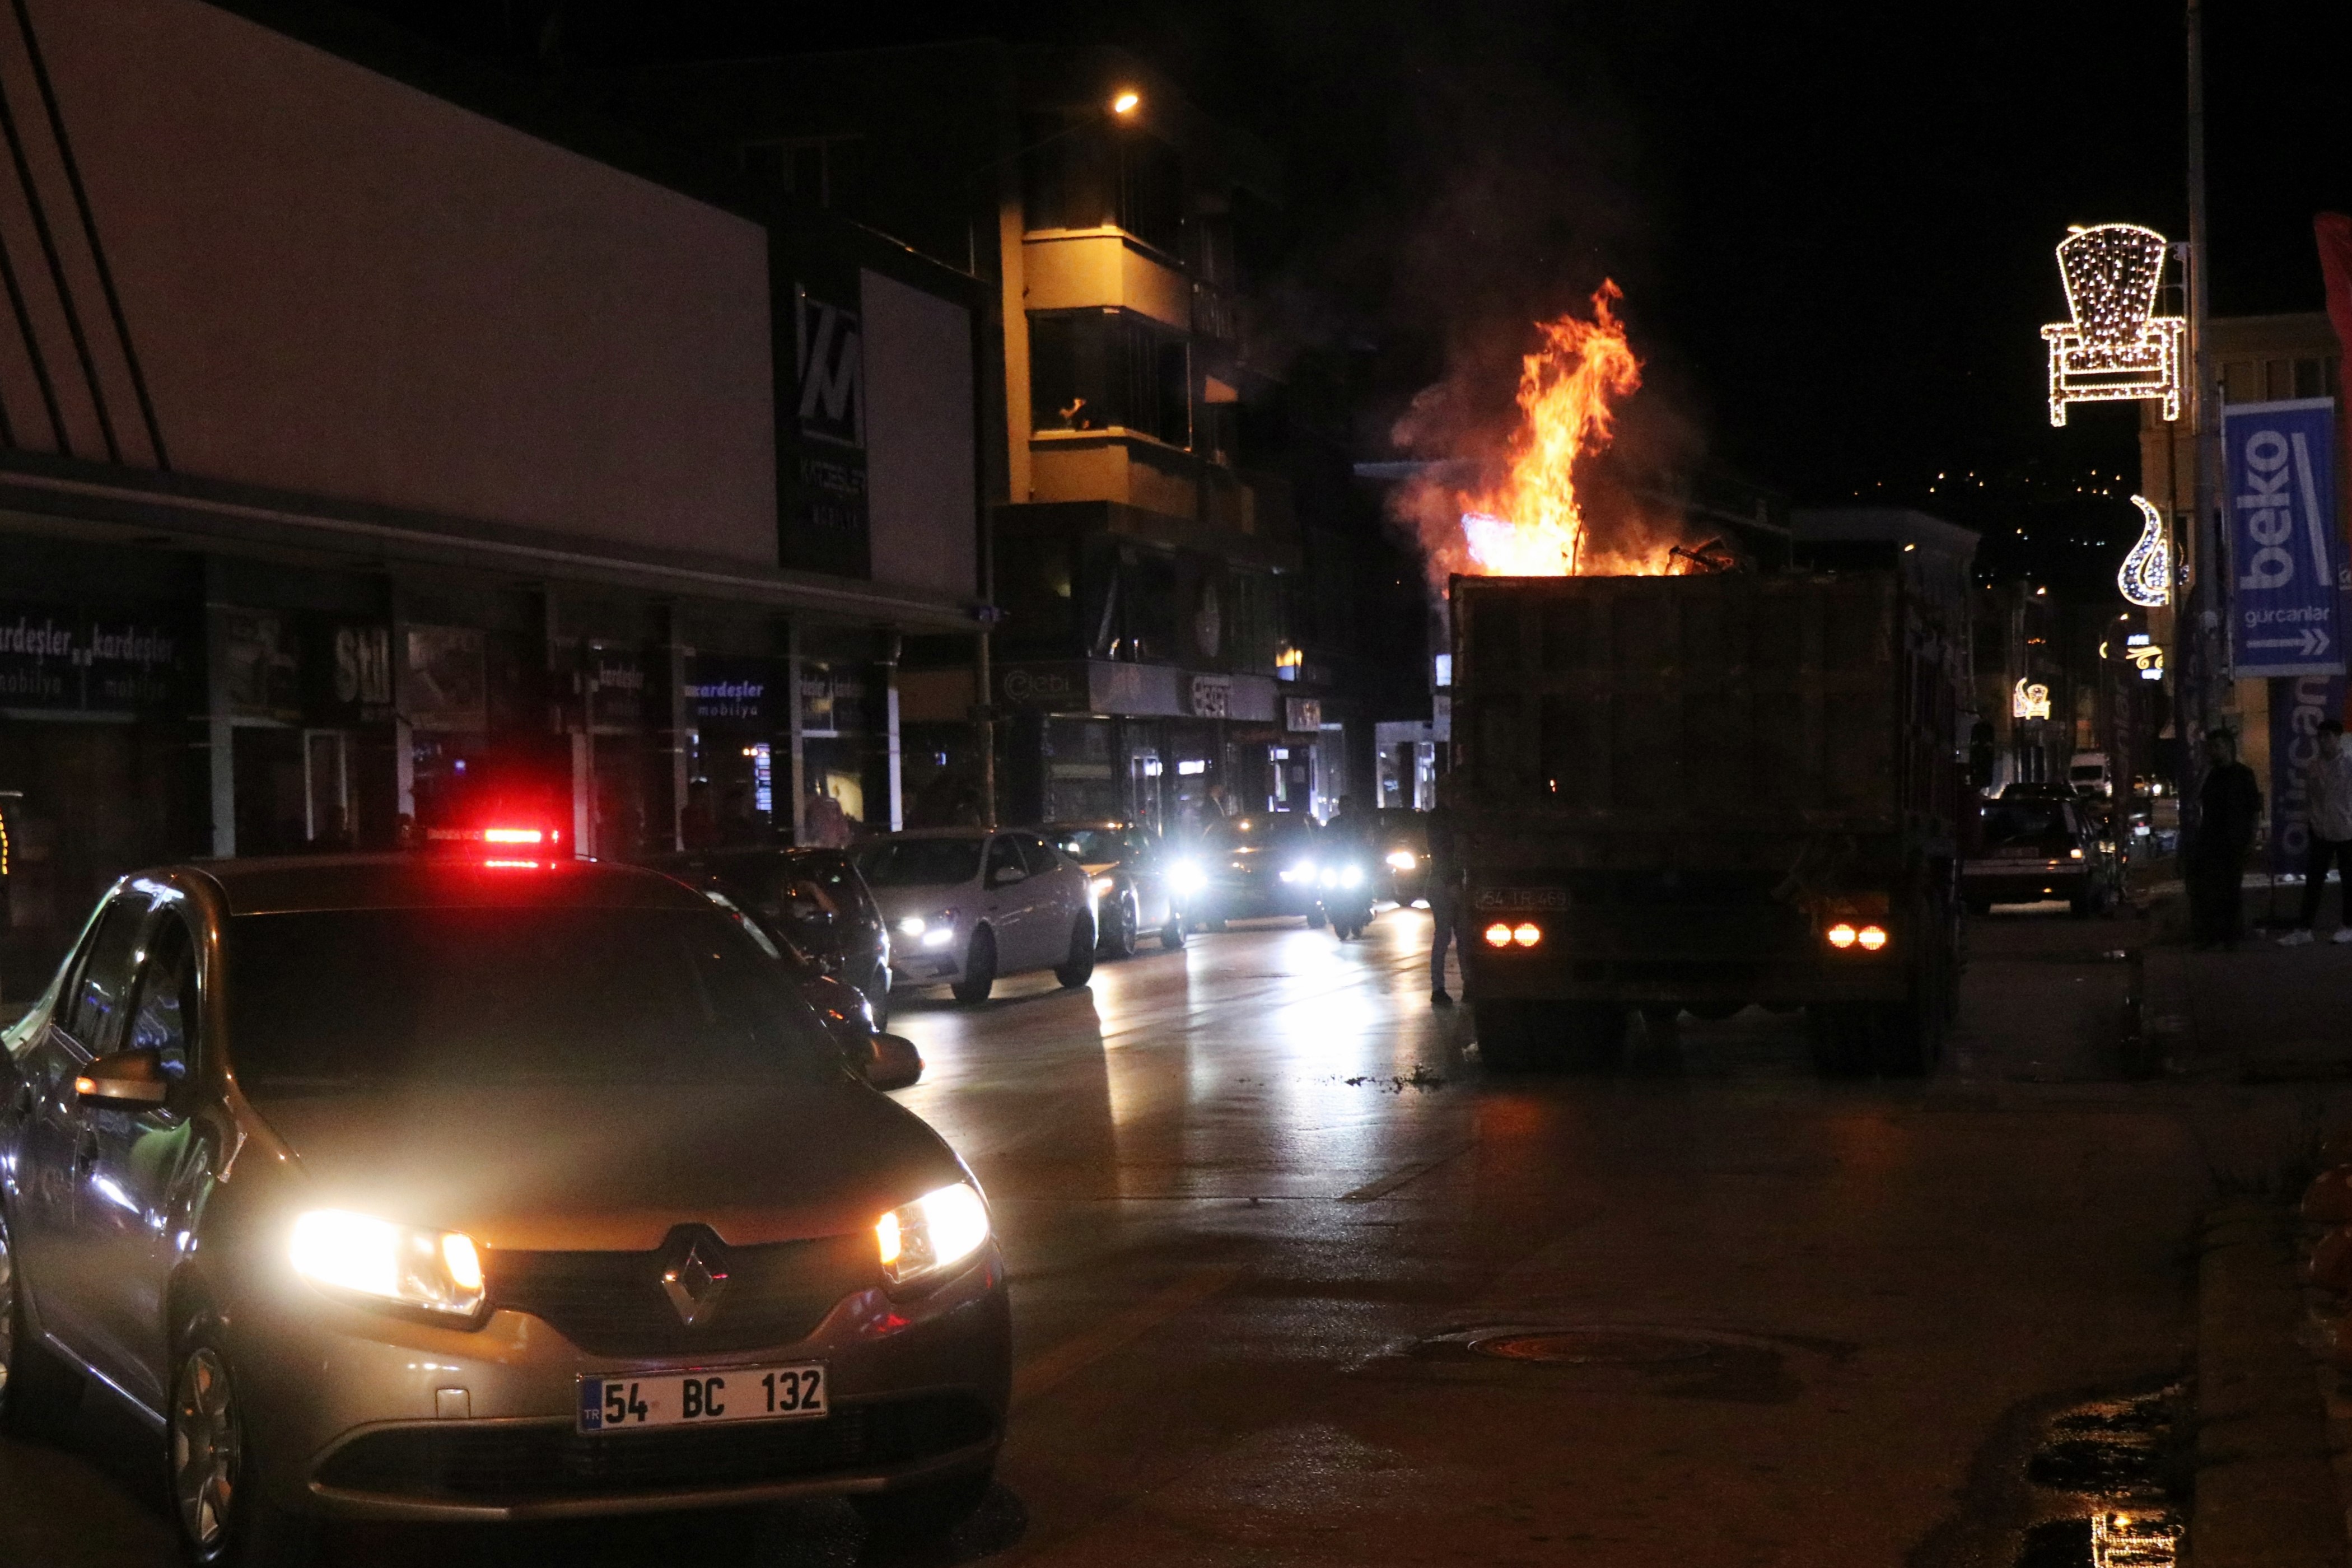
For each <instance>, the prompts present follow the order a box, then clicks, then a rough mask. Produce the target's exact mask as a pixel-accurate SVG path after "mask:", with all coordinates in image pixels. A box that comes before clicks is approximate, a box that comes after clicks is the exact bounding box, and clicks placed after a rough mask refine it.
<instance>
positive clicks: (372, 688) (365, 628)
mask: <svg viewBox="0 0 2352 1568" xmlns="http://www.w3.org/2000/svg"><path fill="white" fill-rule="evenodd" d="M320 643H321V645H322V647H323V650H324V656H325V657H323V658H320V659H319V660H318V661H317V664H316V668H317V669H318V671H319V679H320V685H321V686H322V688H323V689H322V690H321V691H320V694H319V698H320V700H319V701H318V703H317V706H318V707H319V709H320V710H322V711H323V712H325V713H327V714H329V715H331V716H332V717H335V718H339V719H346V720H349V719H357V720H361V721H369V722H373V721H379V720H382V719H385V718H388V717H390V715H391V713H392V628H391V627H390V626H386V625H384V624H383V622H382V621H329V622H328V623H326V624H325V626H322V627H321V628H320Z"/></svg>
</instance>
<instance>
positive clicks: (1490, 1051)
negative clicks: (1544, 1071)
mask: <svg viewBox="0 0 2352 1568" xmlns="http://www.w3.org/2000/svg"><path fill="white" fill-rule="evenodd" d="M1470 1016H1471V1020H1472V1022H1473V1024H1474V1025H1475V1026H1476V1029H1477V1034H1478V1055H1479V1057H1480V1058H1482V1059H1483V1060H1484V1061H1485V1062H1486V1070H1487V1071H1489V1072H1525V1071H1527V1070H1528V1068H1531V1067H1533V1066H1535V1060H1534V1057H1535V1050H1534V1038H1533V1035H1534V1031H1533V1030H1531V1029H1530V1028H1529V1027H1528V1005H1527V1004H1526V1003H1525V1002H1474V1003H1472V1004H1471V1005H1470Z"/></svg>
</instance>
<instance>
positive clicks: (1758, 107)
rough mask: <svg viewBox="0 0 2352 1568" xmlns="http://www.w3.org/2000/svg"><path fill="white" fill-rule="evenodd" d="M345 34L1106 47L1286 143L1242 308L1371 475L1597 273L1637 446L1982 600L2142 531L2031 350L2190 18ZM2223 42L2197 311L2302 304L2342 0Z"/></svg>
mask: <svg viewBox="0 0 2352 1568" xmlns="http://www.w3.org/2000/svg"><path fill="white" fill-rule="evenodd" d="M365 8H367V9H371V10H374V11H377V12H380V13H382V14H384V15H386V16H393V17H394V18H395V19H397V20H400V21H402V22H403V23H404V24H405V25H407V26H412V27H414V28H415V29H416V30H418V31H422V32H425V33H428V34H431V35H432V36H434V37H437V38H439V39H441V40H442V41H443V42H446V43H449V44H451V45H453V46H455V47H459V48H463V49H465V50H467V52H469V53H473V54H476V55H478V56H480V57H483V58H491V59H495V60H498V61H499V62H501V63H503V64H506V65H508V66H509V67H511V68H514V69H516V70H519V71H524V72H538V73H546V74H557V75H560V74H562V73H563V72H565V71H568V70H572V69H575V68H597V67H602V66H607V65H612V64H616V63H621V62H625V61H626V60H630V59H642V58H698V57H706V58H707V57H711V56H720V55H730V54H748V53H774V52H784V51H792V52H799V51H803V50H809V49H817V48H828V47H860V46H865V45H876V44H888V43H902V42H915V41H923V40H929V39H938V38H949V37H972V36H979V35H992V36H996V37H1004V38H1008V39H1012V40H1015V41H1037V42H1106V43H1115V44H1120V45H1124V46H1126V47H1130V48H1132V49H1134V50H1136V51H1137V52H1139V53H1140V54H1141V55H1143V56H1144V57H1146V58H1148V59H1150V61H1151V62H1153V63H1154V64H1155V65H1157V66H1159V67H1160V68H1161V69H1163V70H1165V71H1166V72H1168V73H1169V74H1170V75H1171V76H1173V77H1174V78H1175V79H1177V80H1178V81H1179V82H1180V83H1181V84H1182V85H1183V86H1184V87H1185V88H1186V89H1188V90H1189V91H1190V92H1191V93H1192V95H1193V96H1194V97H1195V98H1196V99H1197V100H1199V101H1200V102H1201V103H1202V105H1203V107H1205V108H1206V109H1208V110H1210V111H1212V112H1213V113H1214V114H1217V115H1219V116H1221V117H1223V118H1224V119H1227V120H1229V121H1233V122H1234V123H1236V124H1239V125H1241V126H1244V127H1245V128H1247V129H1249V130H1252V131H1254V132H1256V133H1257V134H1259V135H1260V136H1262V137H1264V138H1265V140H1266V141H1267V142H1270V143H1271V144H1273V146H1274V147H1275V148H1276V150H1277V151H1278V153H1280V154H1281V157H1282V159H1283V162H1284V166H1285V170H1286V179H1287V182H1288V197H1287V203H1286V214H1285V220H1284V221H1285V229H1284V232H1283V233H1282V234H1281V235H1279V236H1277V237H1276V243H1275V244H1274V245H1273V247H1271V250H1272V257H1273V264H1272V265H1271V266H1268V267H1266V268H1262V274H1261V276H1260V277H1259V278H1258V279H1257V280H1256V282H1257V287H1258V289H1259V290H1260V291H1261V293H1263V294H1264V295H1265V296H1267V297H1268V298H1269V299H1270V300H1271V301H1272V304H1273V307H1274V310H1273V319H1274V321H1275V322H1276V327H1277V333H1276V339H1275V342H1276V343H1277V344H1278V345H1279V353H1282V354H1283V355H1284V356H1285V357H1286V359H1288V360H1290V361H1291V362H1292V363H1294V364H1295V365H1296V366H1297V370H1298V373H1299V374H1300V376H1301V379H1303V380H1306V379H1311V380H1313V381H1314V382H1316V383H1317V384H1331V385H1338V386H1341V387H1344V388H1345V395H1346V397H1347V399H1348V401H1349V405H1350V413H1351V415H1352V417H1353V423H1354V427H1355V445H1356V447H1357V449H1358V451H1359V453H1360V455H1361V456H1363V457H1365V458H1379V457H1388V456H1392V455H1393V453H1392V452H1391V450H1390V449H1389V445H1388V441H1387V436H1386V433H1387V430H1388V428H1389V426H1390V424H1391V421H1392V420H1393V418H1394V416H1395V415H1396V413H1397V411H1398V410H1399V409H1400V408H1401V407H1402V405H1403V402H1404V400H1405V399H1406V398H1408V397H1409V396H1410V395H1412V392H1414V391H1415V390H1416V389H1418V388H1420V387H1422V386H1423V385H1426V384H1429V383H1430V382H1432V381H1433V380H1435V379H1437V378H1439V377H1440V376H1442V375H1444V374H1447V373H1448V372H1449V371H1450V372H1454V373H1455V374H1466V375H1467V376H1469V377H1471V378H1472V379H1473V380H1474V382H1475V384H1479V385H1482V386H1488V387H1491V388H1492V389H1493V393H1492V395H1493V396H1494V398H1495V400H1496V408H1497V410H1498V412H1500V411H1501V410H1503V409H1505V408H1507V399H1508V396H1509V394H1510V391H1511V386H1512V375H1513V365H1514V363H1515V358H1514V356H1516V354H1517V353H1519V352H1520V350H1521V349H1522V348H1523V347H1524V346H1525V337H1526V332H1527V328H1528V322H1529V321H1530V320H1531V319H1532V318H1534V317H1535V316H1537V315H1538V314H1542V313H1548V312H1550V311H1553V310H1559V309H1561V308H1564V307H1566V306H1568V305H1570V304H1572V303H1575V302H1578V301H1580V300H1582V299H1583V298H1584V297H1585V296H1586V295H1587V294H1589V293H1590V291H1591V289H1592V288H1593V286H1594V285H1595V284H1596V283H1597V282H1598V281H1599V280H1600V279H1601V278H1603V277H1609V278H1613V279H1616V280H1617V281H1618V282H1619V283H1620V284H1621V285H1622V287H1623V289H1624V290H1625V300H1624V304H1623V312H1624V314H1625V316H1626V318H1627V320H1628V321H1629V322H1630V323H1631V327H1632V331H1633V342H1634V346H1635V349H1636V351H1637V352H1638V353H1641V355H1642V356H1643V359H1644V361H1645V362H1646V367H1647V369H1646V375H1647V384H1646V386H1645V388H1644V390H1643V392H1642V393H1641V394H1640V395H1639V397H1638V399H1637V405H1636V406H1635V407H1634V408H1632V409H1629V410H1628V413H1627V416H1626V424H1625V427H1624V438H1625V440H1626V442H1627V443H1628V444H1629V445H1630V446H1631V447H1633V448H1634V449H1636V450H1644V451H1648V452H1651V453H1654V455H1656V456H1658V457H1659V458H1662V459H1664V460H1667V461H1671V462H1688V461H1691V460H1694V459H1697V460H1704V461H1706V462H1709V463H1712V464H1716V465H1719V466H1721V467H1723V468H1727V469H1729V470H1731V471H1733V472H1736V473H1738V474H1740V475H1742V476H1744V477H1746V478H1748V479H1754V480H1756V481H1759V482H1761V483H1765V484H1768V485H1770V486H1773V487H1776V488H1779V489H1783V490H1785V491H1787V492H1789V493H1790V495H1791V496H1792V497H1793V498H1794V499H1795V500H1797V501H1798V502H1799V503H1801V504H1804V503H1817V504H1828V503H1835V502H1838V501H1851V500H1854V499H1855V498H1856V496H1857V495H1859V496H1861V497H1863V498H1866V499H1873V500H1887V501H1892V502H1897V503H1902V504H1910V505H1918V506H1922V507H1925V508H1927V509H1929V510H1935V511H1937V512H1939V513H1941V514H1942V515H1945V516H1948V517H1949V518H1951V519H1953V520H1954V521H1960V522H1963V523H1967V524H1969V525H1970V526H1973V527H1977V528H1979V529H1981V530H1983V531H1985V532H1986V534H1987V541H1988V542H1987V548H1986V552H1985V557H1984V564H1986V565H1987V566H1988V567H1990V569H1991V570H1992V571H1993V572H1994V573H1996V574H1999V575H2004V576H2006V575H2012V574H2020V573H2024V574H2032V575H2033V576H2035V577H2036V578H2037V580H2047V581H2051V582H2053V583H2057V584H2062V585H2068V586H2071V585H2074V584H2081V585H2082V586H2083V587H2084V589H2085V591H2090V590H2092V589H2095V586H2096V584H2099V583H2101V582H2102V581H2107V580H2110V578H2111V574H2112V572H2113V567H2114V563H2115V561H2116V559H2118V558H2119V556H2120V553H2121V551H2122V550H2123V548H2124V547H2125V546H2126V544H2127V543H2128V542H2129V541H2130V540H2131V539H2132V538H2133V537H2134V536H2135V535H2136V534H2137V531H2138V526H2139V525H2138V520H2137V513H2136V512H2135V511H2134V510H2133V509H2132V507H2131V505H2130V502H2129V500H2127V499H2126V498H2127V497H2128V496H2129V494H2130V492H2131V490H2132V489H2134V488H2135V486H2136V481H2137V442H2136V438H2135V434H2134V432H2135V430H2136V427H2137V426H2136V420H2137V409H2136V405H2109V406H2103V407H2091V408H2078V409H2077V410H2075V411H2074V414H2073V415H2072V416H2071V419H2072V423H2071V424H2070V426H2069V427H2068V428H2067V429H2065V430H2063V431H2062V430H2055V429H2053V428H2052V426H2050V424H2049V421H2048V416H2047V412H2046V408H2045V405H2044V403H2043V401H2042V395H2043V393H2042V385H2043V368H2042V364H2043V362H2042V352H2043V351H2042V342H2041V340H2040V338H2039V336H2038V328H2039V326H2040V324H2041V323H2042V322H2043V321H2054V320H2058V319H2061V318H2063V315H2064V313H2065V304H2064V298H2063V294H2062V292H2061V291H2060V288H2059V283H2058V274H2057V268H2056V264H2055V261H2054V259H2053V255H2052V248H2053V247H2054V246H2055V244H2056V243H2057V241H2058V240H2059V239H2061V238H2062V237H2064V234H2065V231H2066V226H2067V225H2068V224H2069V223H2097V222H2105V221H2112V220H2119V219H2120V220H2130V221H2136V222H2142V223H2147V224H2149V225H2151V226H2155V227H2158V228H2159V229H2162V230H2163V231H2165V232H2166V233H2167V234H2169V235H2172V236H2174V237H2185V236H2186V232H2187V218H2186V209H2187V197H2186V193H2185V180H2184V174H2183V156H2184V153H2183V149H2184V135H2183V123H2184V110H2183V68H2184V66H2183V42H2182V21H2181V15H2180V12H2179V7H2178V6H2173V5H2161V4H2137V5H2134V4H2117V3H2106V0H2102V3H2095V4H2074V3H2068V0H2043V3H2042V4H2038V5H1998V4H1996V5H1973V6H1967V7H1960V6H1888V5H1883V4H1877V5H1864V4H1841V5H1799V4H1790V5H1752V4H1738V5H1735V4H1728V3H1723V0H1717V3H1716V4H1696V3H1692V0H1648V3H1645V4H1640V5H1624V4H1622V3H1612V4H1607V5H1537V4H1499V3H1494V0H1472V3H1468V4H1452V5H1402V4H1396V3H1394V0H1209V3H1205V4H1171V3H1169V0H1128V3H1125V4H1120V5H1099V4H1097V5H1076V4H1072V3H1069V0H1030V3H1028V4H1024V5H985V4H982V5H961V6H957V7H954V8H953V10H952V11H951V12H949V11H926V10H924V9H923V8H921V7H908V6H890V7H883V6H875V7H847V6H844V7H825V8H823V9H822V10H820V9H818V8H815V7H799V6H793V7H779V6H775V5H726V4H716V3H704V4H692V3H681V0H570V3H567V4H563V5H560V6H557V5H551V4H550V3H549V0H502V3H500V0H462V3H460V0H371V3H370V4H368V5H366V6H365ZM2207 27H2208V41H2207V61H2208V66H2207V69H2208V94H2209V104H2208V115H2209V142H2208V148H2209V158H2210V190H2211V213H2212V233H2213V241H2214V258H2213V268H2214V279H2213V289H2214V292H2213V299H2214V308H2215V310H2216V311H2217V312H2219V313H2223V314H2237V313H2252V312H2265V311H2280V310H2317V309H2319V308H2320V306H2321V294H2320V283H2319V273H2318V266H2317V262H2316V259H2315V252H2314V249H2313V246H2312V240H2311V226H2310V225H2311V216H2312V215H2313V213H2314V212H2315V211H2318V210H2321V209H2323V208H2336V209H2338V210H2352V5H2347V4H2345V3H2344V0H2214V5H2213V9H2212V11H2211V14H2210V16H2209V20H2208V24H2207ZM1939 476H1940V477H1939ZM2116 476H2122V479H2121V482H2117V479H2116ZM2020 531H2022V535H2021V533H2020Z"/></svg>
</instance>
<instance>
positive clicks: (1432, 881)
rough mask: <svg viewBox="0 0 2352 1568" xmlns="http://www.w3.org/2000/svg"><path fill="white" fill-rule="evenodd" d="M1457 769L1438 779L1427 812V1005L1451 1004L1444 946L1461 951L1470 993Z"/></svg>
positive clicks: (1464, 981)
mask: <svg viewBox="0 0 2352 1568" xmlns="http://www.w3.org/2000/svg"><path fill="white" fill-rule="evenodd" d="M1460 777H1461V775H1460V774H1459V773H1447V774H1446V775H1445V776H1444V778H1442V779H1439V780H1438V781H1437V804H1436V805H1434V806H1433V807H1431V809H1430V813H1429V822H1428V825H1427V826H1428V829H1429V1005H1431V1006H1433V1007H1451V1006H1453V1005H1454V997H1453V996H1452V994H1450V993H1448V992H1447V991H1446V989H1445V950H1446V948H1447V947H1448V946H1453V947H1454V948H1456V949H1457V950H1458V951H1459V952H1461V954H1462V958H1463V964H1462V995H1463V998H1464V1000H1465V1001H1466V1000H1468V998H1469V995H1470V964H1469V962H1468V961H1469V957H1470V946H1469V942H1468V941H1467V940H1466V939H1464V938H1462V933H1461V927H1462V847H1461V837H1460V836H1461V831H1462V827H1461V818H1460V816H1459V815H1458V813H1457V811H1456V804H1457V801H1458V799H1459V797H1460V794H1461V787H1462V786H1461V784H1460V783H1459V780H1460Z"/></svg>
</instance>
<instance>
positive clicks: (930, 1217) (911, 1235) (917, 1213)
mask: <svg viewBox="0 0 2352 1568" xmlns="http://www.w3.org/2000/svg"><path fill="white" fill-rule="evenodd" d="M987 1241H988V1205H986V1204H983V1203H982V1202H981V1200H980V1194H978V1193H976V1192H974V1191H972V1189H971V1186H970V1185H969V1184H965V1183H962V1182H958V1183H956V1184H954V1185H953V1186H949V1187H941V1188H940V1189H939V1190H937V1191H936V1192H929V1193H925V1194H923V1195H922V1196H921V1197H919V1198H917V1199H916V1200H915V1201H914V1202H913V1203H910V1204H906V1205H901V1206H899V1207H898V1208H895V1209H892V1210H891V1211H890V1212H889V1213H888V1214H886V1215H883V1216H882V1217H881V1218H880V1219H878V1220H877V1221H875V1222H874V1242H875V1246H876V1247H877V1249H878V1250H879V1252H880V1254H881V1258H882V1272H883V1273H884V1275H886V1276H887V1278H888V1279H889V1281H890V1283H891V1284H893V1285H911V1284H913V1283H914V1282H915V1281H917V1280H919V1279H928V1278H929V1277H930V1276H931V1275H934V1274H941V1273H944V1272H946V1271H947V1270H948V1269H950V1268H954V1267H955V1266H956V1265H957V1264H959V1263H961V1262H962V1261H963V1260H964V1259H966V1258H970V1257H971V1255H972V1254H973V1253H975V1252H978V1251H979V1250H980V1249H981V1247H983V1246H985V1245H986V1244H987Z"/></svg>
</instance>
